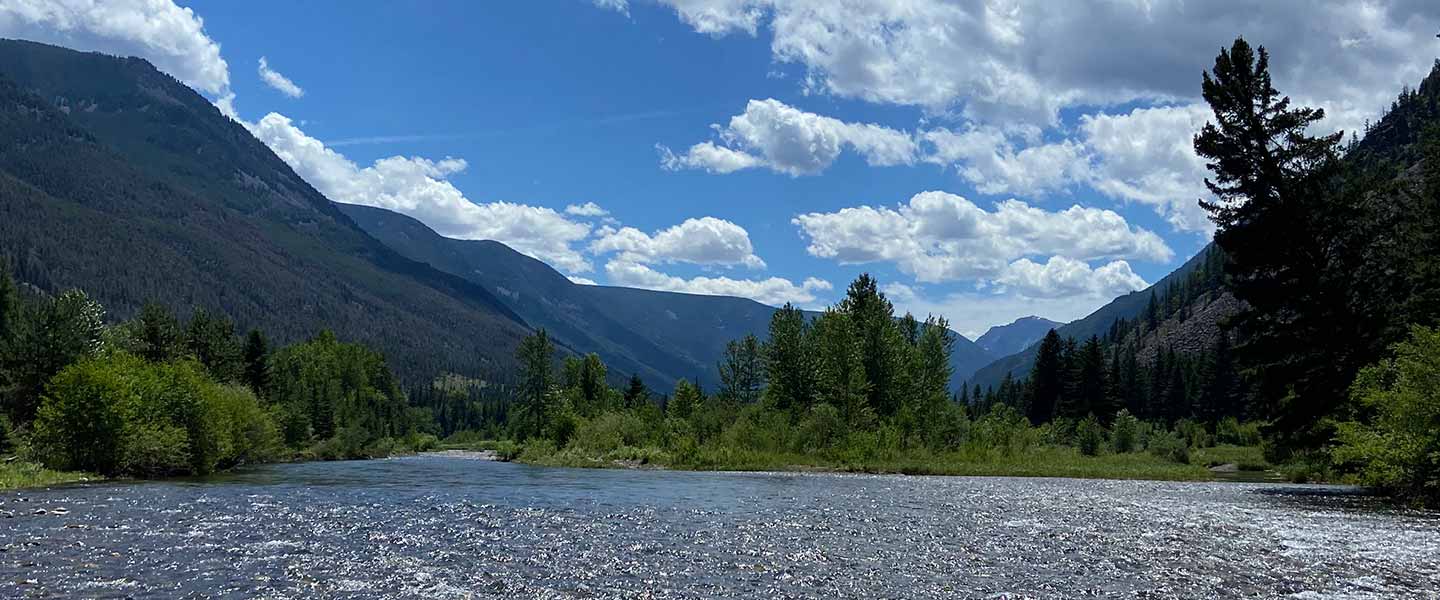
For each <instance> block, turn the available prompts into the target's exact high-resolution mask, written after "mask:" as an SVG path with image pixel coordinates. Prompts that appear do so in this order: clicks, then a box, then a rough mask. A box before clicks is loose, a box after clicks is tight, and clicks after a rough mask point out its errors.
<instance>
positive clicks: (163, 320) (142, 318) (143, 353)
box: [135, 302, 185, 363]
mask: <svg viewBox="0 0 1440 600" xmlns="http://www.w3.org/2000/svg"><path fill="white" fill-rule="evenodd" d="M135 329H136V331H135V337H136V342H137V344H138V349H137V350H138V351H137V353H138V354H139V355H140V357H141V358H144V359H145V360H148V361H150V362H157V363H158V362H170V361H172V360H175V359H178V358H180V357H181V356H183V355H184V353H185V336H184V334H183V333H181V331H180V321H179V320H178V319H176V318H175V314H174V313H172V312H170V309H168V308H165V306H164V305H162V304H159V303H156V302H147V303H145V306H143V307H141V309H140V314H139V315H138V316H136V317H135Z"/></svg>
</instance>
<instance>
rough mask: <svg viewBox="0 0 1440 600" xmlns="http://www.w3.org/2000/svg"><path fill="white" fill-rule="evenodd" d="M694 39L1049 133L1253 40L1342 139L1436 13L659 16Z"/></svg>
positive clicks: (991, 6)
mask: <svg viewBox="0 0 1440 600" xmlns="http://www.w3.org/2000/svg"><path fill="white" fill-rule="evenodd" d="M661 2H662V3H664V4H668V5H670V6H671V7H672V8H673V9H674V10H675V11H676V13H677V14H678V15H679V16H680V18H681V20H682V21H684V22H685V23H687V24H689V25H690V26H691V27H692V28H694V29H695V30H696V31H698V32H700V33H704V34H708V35H713V36H720V35H725V34H730V33H741V34H745V35H752V36H753V35H757V34H758V33H759V31H760V27H759V26H760V25H761V24H763V23H768V25H769V28H768V29H769V30H770V48H771V52H772V54H773V56H774V58H775V59H776V60H777V61H779V62H782V63H791V64H795V65H798V66H800V67H802V68H803V69H804V70H805V72H806V76H805V78H804V81H805V85H806V86H807V89H808V90H812V91H821V92H828V93H831V94H835V95H839V96H845V97H854V98H861V99H864V100H868V101H871V102H881V103H890V104H904V105H913V106H922V107H926V108H928V109H930V110H933V111H937V112H943V111H947V110H950V109H953V108H956V107H960V108H962V109H963V111H964V112H965V113H966V114H968V115H970V116H971V117H974V118H978V119H982V120H997V119H995V117H1003V119H1000V120H1005V121H1013V120H1015V119H1017V118H1028V119H1031V120H1034V121H1035V122H1042V123H1053V122H1054V121H1055V120H1056V119H1057V112H1058V111H1059V109H1061V108H1066V107H1073V106H1087V105H1088V106H1095V105H1102V106H1103V105H1118V104H1121V103H1124V102H1130V101H1136V100H1144V101H1160V102H1169V101H1174V100H1179V99H1186V98H1197V97H1198V95H1199V81H1198V74H1199V72H1200V71H1201V70H1202V69H1205V68H1208V67H1209V66H1210V60H1211V59H1213V58H1214V56H1215V54H1216V52H1217V50H1218V49H1219V47H1220V46H1221V45H1222V44H1226V43H1228V42H1229V41H1230V40H1232V39H1234V36H1235V35H1237V34H1243V35H1244V36H1245V37H1246V38H1247V39H1249V40H1251V41H1252V42H1256V43H1260V44H1264V45H1266V46H1267V47H1269V48H1270V49H1271V50H1273V51H1274V55H1275V59H1276V60H1274V61H1273V62H1272V68H1273V69H1274V71H1275V73H1276V79H1277V84H1278V85H1279V87H1280V89H1282V90H1286V91H1288V92H1290V93H1291V94H1292V95H1293V96H1295V97H1296V98H1297V99H1303V100H1305V101H1307V102H1314V103H1317V104H1319V105H1322V106H1325V107H1326V108H1327V109H1328V110H1329V111H1330V112H1331V113H1332V114H1333V115H1334V117H1335V122H1336V123H1337V124H1339V125H1344V126H1348V127H1354V126H1356V125H1358V124H1359V123H1361V122H1362V121H1363V119H1364V118H1365V117H1367V116H1371V117H1373V116H1374V115H1376V114H1378V113H1379V111H1380V110H1382V109H1383V108H1384V107H1385V106H1387V105H1388V104H1389V102H1390V100H1391V99H1392V98H1393V96H1394V94H1395V92H1396V91H1397V90H1398V89H1399V88H1400V86H1401V85H1402V84H1405V83H1410V84H1413V83H1414V82H1415V81H1418V80H1419V79H1420V77H1422V76H1423V75H1424V73H1425V72H1426V71H1427V70H1428V68H1429V63H1430V61H1431V59H1432V58H1433V57H1431V56H1430V55H1429V54H1427V53H1424V52H1416V51H1415V49H1416V48H1421V47H1425V44H1431V43H1433V37H1434V35H1435V32H1434V23H1435V22H1436V20H1440V4H1436V3H1433V2H1419V1H1413V0H1412V1H1406V2H1393V3H1376V2H1373V1H1372V0H1336V1H1333V2H1324V3H1315V2H1309V1H1307V0H1278V1H1274V2H1185V1H1184V0H1154V1H1147V2H1113V1H1110V0H1076V1H1073V2H1062V3H1055V2H1049V1H1045V0H972V1H966V2H954V1H949V0H893V1H871V2H807V1H802V0H661Z"/></svg>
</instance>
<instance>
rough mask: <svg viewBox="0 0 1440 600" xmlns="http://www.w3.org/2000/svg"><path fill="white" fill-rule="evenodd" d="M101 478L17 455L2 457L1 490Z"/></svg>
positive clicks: (0, 466) (0, 468)
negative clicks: (60, 468)
mask: <svg viewBox="0 0 1440 600" xmlns="http://www.w3.org/2000/svg"><path fill="white" fill-rule="evenodd" d="M101 479H104V478H103V477H100V476H99V475H95V474H93V473H80V472H74V471H54V470H51V469H47V468H45V467H42V466H40V465H38V464H35V463H32V462H26V461H23V460H20V459H18V458H15V457H5V458H0V490H12V489H20V488H35V487H46V486H51V485H60V484H64V483H78V482H82V481H99V480H101Z"/></svg>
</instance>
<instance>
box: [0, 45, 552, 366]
mask: <svg viewBox="0 0 1440 600" xmlns="http://www.w3.org/2000/svg"><path fill="white" fill-rule="evenodd" d="M0 255H4V256H6V257H9V258H10V259H11V260H12V263H13V264H15V265H16V274H17V276H18V277H19V278H20V279H21V280H22V281H24V282H26V283H29V284H31V285H33V286H36V287H38V288H39V289H41V290H44V291H49V292H55V291H59V290H64V289H67V288H81V289H84V290H86V291H87V292H88V293H90V294H91V295H92V296H93V297H95V298H96V299H97V300H99V301H100V302H102V303H103V304H104V305H105V306H106V307H107V308H108V309H109V310H110V312H111V317H112V318H125V317H128V316H129V315H131V314H134V313H135V312H136V310H137V309H138V308H139V307H140V306H141V305H142V304H143V303H144V302H146V301H149V300H155V301H159V302H162V303H164V304H167V305H169V306H171V307H172V308H174V309H175V310H177V311H178V312H180V313H181V314H185V313H188V312H189V311H190V310H191V309H192V308H193V307H196V306H205V307H212V308H217V309H221V310H223V311H225V312H226V313H228V314H229V315H231V316H232V317H233V318H234V319H235V320H236V322H237V323H238V325H239V326H240V327H242V328H249V327H258V328H261V329H263V330H264V331H266V332H267V333H269V334H270V335H271V336H272V337H274V338H276V341H278V342H282V343H284V342H290V341H294V340H297V339H301V338H304V337H308V336H310V335H313V334H315V333H316V332H317V331H319V330H320V329H321V328H330V329H333V330H334V331H335V333H336V334H337V335H338V336H339V337H341V338H344V339H348V340H356V341H363V342H365V343H367V344H370V345H372V346H374V347H376V348H378V349H380V350H381V351H383V352H384V353H385V354H386V355H388V356H389V358H390V362H391V364H392V366H394V367H395V368H396V370H397V371H398V372H399V373H400V374H401V375H402V376H410V377H424V376H427V375H429V374H434V373H437V372H440V371H443V370H454V371H460V372H466V373H473V374H494V375H500V376H503V375H505V374H506V373H508V372H509V371H510V370H511V367H512V365H513V362H514V359H513V351H514V348H515V346H516V345H517V344H518V341H519V339H520V337H521V336H523V335H525V334H526V333H527V332H528V331H529V329H528V327H527V325H526V323H525V322H524V320H523V319H522V318H521V317H520V316H519V315H518V314H516V312H515V311H513V310H512V309H511V308H509V306H508V305H507V304H506V303H504V302H501V301H500V300H499V299H497V298H496V297H495V296H494V295H492V294H491V293H490V292H489V291H487V290H486V289H485V288H484V287H482V286H479V285H476V284H474V283H473V282H471V281H468V280H466V279H464V278H461V277H456V276H454V275H451V274H448V273H444V272H441V271H439V270H437V269H435V268H433V267H431V266H429V265H427V264H424V263H421V262H417V261H414V260H411V259H409V258H405V257H404V256H401V255H400V254H399V253H397V252H395V251H394V250H392V249H390V248H389V247H387V246H386V245H384V244H382V243H380V242H379V241H377V240H375V239H374V238H372V237H370V236H369V235H368V234H366V233H365V232H364V231H363V230H361V229H360V228H359V227H357V226H356V225H355V223H354V222H353V221H351V220H350V218H349V217H347V216H345V214H344V213H342V212H341V211H340V210H339V209H337V208H336V207H335V205H334V204H332V203H331V202H330V201H329V200H328V199H327V198H325V197H324V196H323V195H321V194H320V193H319V192H317V191H315V189H314V188H312V187H311V186H310V185H309V184H307V183H305V181H304V180H303V179H301V178H300V177H299V176H297V175H296V174H295V173H294V172H293V171H292V170H291V169H290V167H289V166H287V165H286V164H285V163H284V162H283V161H282V160H281V159H280V158H279V157H277V156H275V154H274V153H272V152H271V151H270V149H269V148H267V147H266V146H265V145H264V144H262V143H261V142H260V141H258V140H256V139H255V138H254V136H252V135H251V134H250V132H249V131H247V130H246V129H245V128H244V127H243V126H242V125H241V124H239V123H236V122H235V121H233V120H231V119H229V118H226V117H225V116H223V115H221V114H220V112H219V111H218V110H217V109H216V108H215V107H214V106H213V105H212V104H211V103H210V102H209V101H207V100H206V99H205V98H203V97H201V96H200V95H199V94H196V93H195V92H194V91H192V90H191V89H190V88H188V87H186V86H185V85H183V84H181V83H180V82H178V81H176V80H175V79H174V78H172V77H170V76H169V75H166V74H164V73H161V72H160V71H158V70H156V69H155V68H154V67H153V66H151V65H150V63H148V62H146V61H144V60H141V59H138V58H116V57H112V56H106V55H102V54H97V53H81V52H76V51H73V50H68V49H64V48H58V47H54V46H47V45H43V44H37V43H31V42H24V41H14V40H0Z"/></svg>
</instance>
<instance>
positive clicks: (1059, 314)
mask: <svg viewBox="0 0 1440 600" xmlns="http://www.w3.org/2000/svg"><path fill="white" fill-rule="evenodd" d="M1437 31H1440V2H1434V1H1433V0H1395V1H1392V2H1380V1H1371V0H1331V1H1320V0H1315V1H1302V0H1253V1H1243V0H1234V1H1221V2H1193V1H1192V2H1187V1H1184V0H1130V1H1126V0H1070V1H1066V2H1058V3H1057V2H1050V1H1045V0H956V1H942V0H846V1H818V0H817V1H801V0H654V1H652V0H532V1H523V2H522V1H517V2H462V1H455V2H441V1H428V2H416V3H410V2H406V3H398V2H379V1H368V0H355V1H343V2H342V1H326V2H322V1H314V2H303V3H290V2H283V3H282V2H229V1H220V0H204V1H196V2H179V3H178V4H177V3H174V2H171V1H170V0H108V1H103V2H102V1H93V0H0V36H3V37H15V38H24V39H31V40H36V41H42V42H48V43H54V44H59V45H63V46H68V47H72V48H76V49H81V50H95V51H101V52H106V53H110V54H119V55H134V56H140V57H142V58H146V59H148V60H150V61H151V62H152V63H153V64H155V66H156V67H157V68H159V69H161V70H164V71H166V72H168V73H170V74H172V75H174V76H175V77H176V78H178V79H180V80H181V81H184V82H185V83H187V84H188V85H190V86H191V87H192V88H194V89H196V90H197V91H198V92H200V93H202V94H203V95H205V96H206V97H207V98H209V99H211V100H212V101H213V102H215V103H216V105H217V106H218V107H219V108H220V110H221V111H222V112H223V113H225V114H226V115H228V116H230V117H231V118H233V119H236V120H237V121H239V122H241V123H242V124H244V125H245V126H246V127H247V128H249V129H250V131H251V132H252V133H254V135H255V136H256V137H257V138H259V139H260V140H261V141H263V142H265V143H266V144H267V145H269V146H270V147H271V149H273V150H274V151H275V152H276V154H277V155H279V156H280V157H281V158H282V159H284V160H285V161H286V162H287V163H288V164H290V166H291V167H292V168H293V169H294V170H295V171H296V172H297V173H298V174H299V175H300V176H301V177H303V178H305V179H306V180H307V181H309V182H310V184H311V185H313V186H314V187H315V188H316V189H317V190H319V191H320V192H322V193H324V194H325V195H327V196H328V197H329V198H330V199H332V200H335V201H338V202H348V203H355V204H366V205H372V206H379V207H382V208H387V209H391V210H395V211H397V212H401V213H404V214H407V215H410V216H412V217H415V218H417V219H419V220H420V221H422V222H424V223H426V224H427V225H429V226H430V227H431V228H432V229H434V230H436V231H437V232H439V233H440V234H442V235H445V236H448V237H453V238H460V239H495V240H499V241H501V242H504V243H506V244H508V245H510V246H511V247H513V248H515V249H516V250H518V251H520V252H524V253H526V254H528V255H531V256H534V257H536V258H539V259H541V260H544V261H546V262H547V263H549V264H550V265H551V266H553V267H555V268H556V269H557V270H559V271H561V272H562V273H564V274H566V275H567V276H569V277H570V278H571V279H572V280H574V281H576V282H579V283H584V284H600V285H620V286H629V287H643V288H650V289H659V290H670V291H681V292H691V293H701V294H722V295H734V296H742V297H748V298H753V299H755V300H757V301H760V302H764V303H766V304H771V305H777V306H778V305H780V304H783V303H786V302H792V303H794V304H796V305H799V306H802V307H806V308H819V307H823V306H827V305H829V304H831V303H833V302H835V301H837V300H838V299H839V298H840V297H842V296H843V295H844V292H845V288H846V286H847V285H848V284H849V282H850V281H852V280H853V279H854V278H855V277H856V276H857V275H859V274H860V273H863V272H869V273H871V274H873V275H875V276H876V277H877V278H878V279H879V281H880V282H881V284H882V287H883V288H884V290H885V291H886V293H887V294H888V295H889V297H890V299H891V300H892V301H894V303H895V304H896V306H897V309H899V310H901V311H911V312H914V313H915V314H917V315H918V316H922V317H923V316H924V315H927V314H937V315H943V316H945V317H947V318H948V319H949V320H950V322H951V324H952V327H953V328H955V329H956V330H957V331H959V332H961V333H963V334H965V335H967V336H969V337H971V338H972V339H973V338H974V337H976V336H978V335H979V334H981V333H983V332H984V331H985V330H986V329H987V328H988V327H990V326H992V325H997V324H1003V323H1008V322H1010V321H1013V320H1014V319H1016V318H1019V317H1023V316H1027V315H1039V316H1043V317H1046V318H1050V319H1054V320H1057V321H1069V320H1073V319H1076V318H1079V317H1082V316H1084V315H1086V314H1088V313H1089V312H1091V311H1093V310H1094V309H1096V308H1098V307H1100V306H1102V305H1103V304H1105V303H1106V302H1108V301H1109V300H1110V299H1112V298H1114V297H1115V296H1117V295H1121V294H1124V293H1127V292H1129V291H1132V290H1136V289H1142V288H1144V287H1145V286H1147V285H1148V284H1149V283H1150V282H1154V281H1156V280H1158V279H1159V278H1161V277H1163V276H1164V275H1165V274H1167V273H1169V272H1170V271H1172V270H1173V269H1174V268H1175V267H1177V266H1179V265H1180V264H1181V263H1183V262H1184V261H1185V260H1186V259H1187V258H1189V257H1190V256H1193V255H1194V254H1195V253H1196V252H1197V251H1198V250H1200V249H1201V248H1202V247H1203V246H1204V245H1205V243H1206V242H1207V241H1208V240H1209V239H1210V238H1211V236H1212V235H1213V228H1212V226H1211V225H1210V223H1209V222H1208V221H1207V219H1206V217H1205V213H1204V211H1203V210H1201V209H1200V208H1199V207H1198V200H1200V199H1201V198H1208V197H1209V195H1208V193H1207V192H1206V189H1205V185H1204V178H1205V175H1206V170H1205V165H1204V161H1203V160H1201V159H1199V158H1198V157H1196V156H1195V155H1194V153H1193V151H1192V150H1191V138H1192V136H1193V135H1194V133H1195V131H1196V130H1197V129H1198V128H1199V127H1200V126H1202V125H1203V124H1204V123H1205V122H1206V120H1207V119H1208V118H1209V117H1210V113H1209V112H1208V108H1207V107H1206V106H1205V105H1204V103H1203V101H1202V100H1201V99H1200V97H1199V92H1200V81H1201V73H1202V72H1203V71H1204V70H1205V69H1207V68H1209V67H1210V66H1211V65H1212V64H1213V62H1214V58H1215V55H1216V54H1217V53H1218V52H1219V50H1220V49H1221V48H1222V47H1224V46H1228V45H1229V43H1230V42H1232V41H1233V40H1234V39H1235V37H1236V36H1237V35H1243V36H1244V37H1245V38H1246V39H1247V40H1248V41H1250V42H1251V43H1252V44H1255V45H1263V46H1265V47H1266V48H1268V49H1269V51H1270V53H1271V69H1272V72H1273V73H1274V76H1275V84H1276V87H1277V88H1279V89H1280V91H1281V92H1283V93H1285V94H1288V95H1290V96H1292V97H1293V98H1294V100H1295V102H1297V103H1300V104H1305V105H1309V106H1318V107H1321V108H1324V109H1325V110H1326V111H1327V114H1328V117H1327V119H1326V120H1325V121H1324V122H1322V123H1321V125H1320V128H1321V129H1325V130H1326V131H1333V130H1337V129H1340V130H1346V131H1356V130H1360V131H1362V132H1363V126H1364V124H1365V123H1366V122H1367V121H1373V120H1375V119H1378V118H1379V117H1380V116H1381V115H1382V114H1383V111H1384V109H1385V108H1386V107H1388V106H1389V105H1390V103H1391V101H1392V100H1393V99H1394V97H1395V96H1396V95H1397V94H1398V93H1399V91H1400V90H1401V88H1402V86H1404V85H1410V86H1412V87H1413V86H1415V85H1417V84H1418V83H1419V81H1420V80H1421V79H1422V78H1423V77H1424V76H1425V74H1426V73H1427V72H1428V71H1429V69H1430V67H1431V65H1432V63H1433V62H1434V61H1435V59H1436V55H1437V53H1440V40H1437V39H1436V32H1437Z"/></svg>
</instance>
